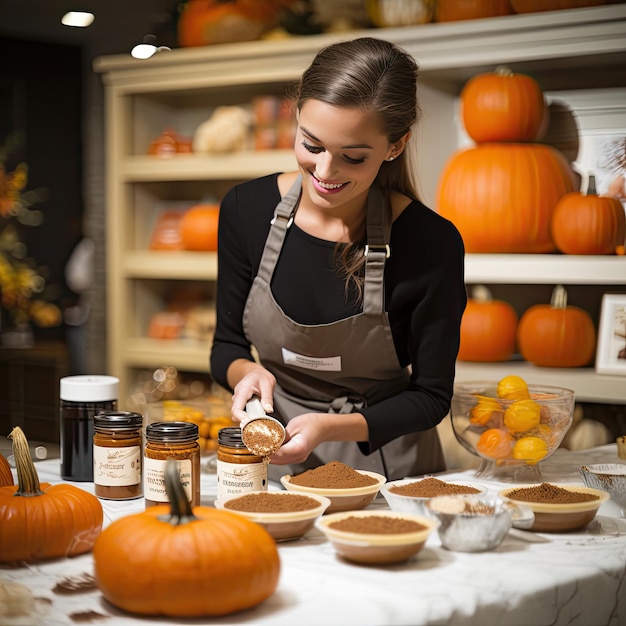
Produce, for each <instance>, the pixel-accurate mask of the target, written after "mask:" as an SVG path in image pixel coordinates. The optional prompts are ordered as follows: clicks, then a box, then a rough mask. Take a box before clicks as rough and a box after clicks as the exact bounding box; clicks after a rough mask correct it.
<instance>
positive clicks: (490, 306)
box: [457, 285, 517, 362]
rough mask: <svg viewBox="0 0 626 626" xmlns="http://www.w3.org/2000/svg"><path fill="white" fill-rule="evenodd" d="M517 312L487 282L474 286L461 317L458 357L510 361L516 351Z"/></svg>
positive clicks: (471, 359)
mask: <svg viewBox="0 0 626 626" xmlns="http://www.w3.org/2000/svg"><path fill="white" fill-rule="evenodd" d="M516 333H517V313H516V312H515V309H514V308H513V307H512V306H511V305H510V304H509V303H508V302H504V301H503V300H494V299H493V298H492V296H491V293H490V291H489V290H488V289H487V288H486V287H485V286H484V285H476V286H475V287H474V288H473V289H472V297H471V298H469V299H468V301H467V306H466V308H465V312H464V313H463V317H462V319H461V343H460V346H459V353H458V356H457V358H458V359H459V361H475V362H495V361H508V360H509V359H510V358H511V357H512V356H513V353H514V352H515V339H516Z"/></svg>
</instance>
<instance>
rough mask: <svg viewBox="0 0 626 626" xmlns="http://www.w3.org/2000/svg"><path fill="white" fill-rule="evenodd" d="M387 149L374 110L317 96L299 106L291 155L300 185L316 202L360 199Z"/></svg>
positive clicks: (389, 149) (340, 202) (337, 203)
mask: <svg viewBox="0 0 626 626" xmlns="http://www.w3.org/2000/svg"><path fill="white" fill-rule="evenodd" d="M392 152H393V151H392V145H391V144H390V143H389V140H388V139H387V136H386V135H385V133H384V131H383V128H382V123H381V120H380V118H379V117H378V115H377V114H376V113H373V112H371V111H364V110H362V109H358V108H346V107H338V106H333V105H330V104H326V103H324V102H321V101H319V100H307V101H306V102H305V103H304V105H303V106H302V108H301V109H300V111H299V115H298V131H297V135H296V145H295V155H296V159H297V161H298V166H299V169H300V173H301V174H302V184H303V187H304V191H305V193H306V194H307V195H308V196H309V198H310V199H311V201H312V202H313V203H314V204H316V205H318V206H320V207H325V208H329V207H338V206H340V205H343V204H345V203H347V202H350V201H363V199H364V198H365V196H366V195H367V192H368V190H369V188H370V186H371V184H372V182H373V181H374V179H375V178H376V175H377V174H378V170H379V169H380V166H381V164H382V162H383V161H384V160H385V159H387V158H388V157H389V156H390V155H391V154H392Z"/></svg>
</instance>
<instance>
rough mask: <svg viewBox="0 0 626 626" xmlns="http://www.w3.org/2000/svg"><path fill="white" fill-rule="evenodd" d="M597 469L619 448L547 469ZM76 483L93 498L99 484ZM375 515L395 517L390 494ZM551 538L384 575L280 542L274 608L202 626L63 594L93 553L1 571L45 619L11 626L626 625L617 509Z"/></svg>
mask: <svg viewBox="0 0 626 626" xmlns="http://www.w3.org/2000/svg"><path fill="white" fill-rule="evenodd" d="M594 462H595V463H599V462H619V459H618V458H617V450H616V445H615V444H611V445H608V446H602V447H600V448H594V449H591V450H582V451H577V452H569V451H567V450H563V449H560V450H557V452H556V453H555V454H554V455H553V456H552V457H551V458H549V459H547V460H546V461H544V462H543V463H542V465H541V468H542V474H543V477H544V480H546V481H549V482H553V483H556V482H560V483H564V482H571V483H578V484H582V482H581V479H580V476H579V474H578V467H579V466H580V465H582V464H584V463H594ZM36 465H37V469H38V472H39V475H40V479H41V480H42V481H48V482H51V483H55V482H60V479H59V461H58V460H45V461H40V462H37V464H36ZM473 474H474V471H473V470H469V471H464V472H454V473H453V472H449V473H447V474H446V475H445V477H446V480H452V479H457V480H458V479H464V480H467V479H472V480H475V481H477V482H480V483H482V484H486V485H487V486H488V487H489V489H490V490H493V491H497V490H499V489H501V488H503V487H505V486H507V485H505V484H503V483H495V482H491V481H486V480H481V479H476V478H474V476H473ZM75 484H76V485H78V486H81V487H83V488H85V489H87V490H90V491H92V490H93V485H92V484H91V483H75ZM509 486H510V485H509ZM215 494H216V483H215V476H214V475H213V474H210V473H204V472H203V475H202V504H204V505H210V504H211V503H212V502H213V500H214V498H215ZM102 504H103V507H104V511H105V525H106V524H108V523H110V522H111V520H114V519H117V518H118V517H121V516H123V515H127V514H131V513H136V512H139V511H141V510H143V506H144V505H143V499H139V500H132V501H127V502H109V501H105V500H103V501H102ZM371 506H372V507H379V508H387V505H386V503H385V501H384V499H383V498H382V497H380V496H379V497H378V498H377V499H376V501H375V502H374V503H373V504H372V505H371ZM541 537H543V538H545V539H547V540H548V541H546V542H541V543H534V542H528V541H525V540H522V539H519V538H516V537H513V536H507V537H506V538H505V540H504V541H503V543H502V544H501V545H500V546H499V547H498V548H497V549H495V550H493V551H490V552H483V553H459V552H449V551H447V550H445V549H444V548H442V547H441V544H440V542H439V539H438V537H437V534H436V533H434V534H433V535H431V537H430V538H429V539H428V541H427V543H426V545H425V547H424V548H423V549H422V551H421V552H419V553H418V554H417V555H416V556H415V557H414V558H413V559H412V560H410V561H408V562H407V563H404V564H399V565H392V566H376V567H374V566H361V565H354V564H350V563H348V562H345V561H342V560H341V559H339V558H338V557H337V556H336V555H335V552H334V550H333V548H332V546H331V545H330V544H329V543H328V542H327V541H326V540H325V538H324V537H323V535H322V534H321V533H320V532H319V531H318V530H316V529H313V530H311V531H309V532H308V533H307V534H306V535H305V536H304V537H303V538H302V539H300V540H297V541H293V542H286V543H281V544H278V549H279V554H280V558H281V576H280V581H279V585H278V588H277V590H276V592H275V593H274V594H273V595H272V596H271V597H270V598H269V599H267V600H266V601H265V602H263V603H262V604H261V605H259V606H257V607H255V608H253V609H250V610H248V611H245V612H241V613H237V614H233V615H230V616H227V617H222V618H214V619H210V618H209V619H203V620H173V619H166V618H162V619H157V618H142V617H132V616H129V615H128V614H125V613H123V612H121V611H119V610H117V609H116V608H115V607H113V606H111V605H110V604H108V603H107V602H106V601H105V600H104V599H103V598H102V596H101V594H100V593H99V592H98V591H97V590H94V589H91V590H88V591H84V592H80V593H73V594H58V593H56V592H55V591H54V587H55V585H57V583H59V582H60V581H61V580H63V579H66V578H68V577H72V576H79V575H81V574H91V573H92V557H91V555H89V554H88V555H83V556H80V557H76V558H73V559H56V560H53V561H49V562H46V563H39V564H30V565H28V566H23V567H7V566H0V581H1V580H5V581H6V580H8V581H11V582H16V583H21V584H23V585H26V586H27V587H28V588H29V589H30V590H32V593H33V595H34V597H35V604H36V614H35V615H32V616H31V617H22V618H9V621H3V618H2V617H1V615H2V611H1V610H0V626H68V625H71V626H75V625H76V624H97V625H102V626H113V625H114V626H139V625H142V624H143V625H146V624H174V625H197V624H271V625H272V626H282V625H285V626H294V625H298V626H306V625H315V626H319V625H321V624H327V625H329V626H335V625H341V626H350V625H353V624H354V625H358V626H382V625H385V626H391V625H407V626H408V625H426V624H433V625H434V624H437V625H441V624H447V625H456V624H462V625H463V626H468V625H471V624H476V625H480V626H485V625H489V624H506V625H507V626H516V625H517V626H529V625H533V626H535V625H543V624H546V625H547V624H550V625H565V624H567V625H569V626H571V625H574V624H579V625H583V626H595V625H598V626H600V625H603V626H604V625H608V626H619V625H622V624H626V519H623V518H621V517H620V513H619V509H618V508H617V506H616V505H615V504H614V503H613V502H612V501H610V500H609V501H608V502H606V503H604V504H603V505H602V507H601V508H600V510H599V512H598V515H597V516H596V519H595V520H594V521H593V522H591V523H590V524H589V525H588V526H587V528H585V529H584V530H582V531H580V532H575V533H568V534H542V535H541ZM1 608H2V607H1V606H0V609H1ZM6 619H7V618H4V620H6Z"/></svg>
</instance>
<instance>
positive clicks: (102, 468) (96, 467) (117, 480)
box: [93, 446, 141, 487]
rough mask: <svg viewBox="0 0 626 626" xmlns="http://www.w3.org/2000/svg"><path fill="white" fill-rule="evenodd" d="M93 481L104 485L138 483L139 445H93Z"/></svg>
mask: <svg viewBox="0 0 626 626" xmlns="http://www.w3.org/2000/svg"><path fill="white" fill-rule="evenodd" d="M93 482H94V483H95V484H96V485H102V486H104V487H124V486H127V485H138V484H139V483H140V482H141V446H126V447H124V448H107V447H103V446H94V447H93Z"/></svg>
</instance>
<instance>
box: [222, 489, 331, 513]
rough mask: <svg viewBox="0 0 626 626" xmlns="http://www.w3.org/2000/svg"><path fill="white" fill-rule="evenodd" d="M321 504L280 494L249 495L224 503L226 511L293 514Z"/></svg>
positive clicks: (299, 497) (312, 500) (297, 496)
mask: <svg viewBox="0 0 626 626" xmlns="http://www.w3.org/2000/svg"><path fill="white" fill-rule="evenodd" d="M318 506H319V502H318V501H317V500H314V499H313V498H309V497H307V496H300V495H297V494H291V493H290V494H278V493H270V492H265V493H248V494H246V495H244V496H241V497H239V498H236V499H235V500H232V501H231V502H226V503H224V508H225V509H230V510H231V511H246V512H248V513H292V512H294V511H308V510H309V509H316V508H317V507H318Z"/></svg>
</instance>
